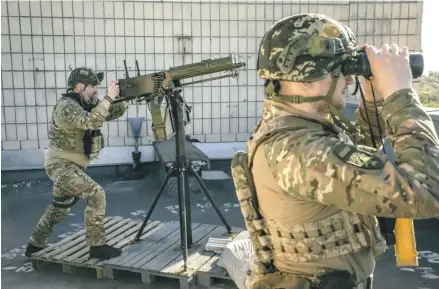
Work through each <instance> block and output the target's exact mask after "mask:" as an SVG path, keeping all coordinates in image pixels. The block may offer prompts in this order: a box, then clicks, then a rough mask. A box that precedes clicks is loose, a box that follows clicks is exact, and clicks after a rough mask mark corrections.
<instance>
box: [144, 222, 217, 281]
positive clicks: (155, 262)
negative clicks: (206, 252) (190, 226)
mask: <svg viewBox="0 0 439 289" xmlns="http://www.w3.org/2000/svg"><path fill="white" fill-rule="evenodd" d="M215 228H216V226H212V225H205V224H201V225H200V226H199V227H197V228H196V229H195V230H193V232H192V240H193V243H194V246H193V248H191V249H189V250H188V255H189V254H191V253H192V252H194V251H198V250H199V246H197V245H195V244H196V243H198V242H199V241H200V240H201V239H203V238H204V237H205V236H208V234H209V233H210V232H212V231H213V230H214V229H215ZM178 241H180V240H178ZM177 244H178V245H179V244H180V242H178V243H177V242H175V243H173V244H169V245H170V246H172V245H177ZM180 256H181V257H183V252H182V251H181V250H174V249H173V248H172V247H168V248H167V250H162V251H161V252H159V253H157V256H156V257H155V258H154V259H152V260H150V261H147V262H145V263H143V262H139V263H138V264H136V267H137V268H139V269H142V270H149V271H156V272H160V271H161V270H162V269H163V268H164V267H165V266H169V265H170V264H171V263H172V262H173V261H174V260H175V259H176V258H178V257H180ZM169 260H172V261H171V262H170V261H169ZM159 275H162V274H159ZM164 275H168V274H164Z"/></svg>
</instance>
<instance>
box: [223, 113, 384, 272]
mask: <svg viewBox="0 0 439 289" xmlns="http://www.w3.org/2000/svg"><path fill="white" fill-rule="evenodd" d="M309 128H316V129H319V130H322V129H323V130H324V131H327V132H328V133H333V134H334V135H336V136H337V137H338V138H339V139H341V140H343V141H346V142H351V141H350V140H349V137H348V136H347V135H345V134H344V133H343V132H342V131H341V130H340V131H338V130H337V129H336V128H333V127H331V126H326V125H324V124H322V123H320V122H317V121H314V120H310V119H306V118H303V117H297V116H291V115H288V116H282V117H279V118H276V119H273V120H270V121H268V122H265V123H263V124H261V123H259V124H258V127H257V128H256V129H255V131H254V134H253V136H252V137H251V138H250V140H249V141H248V153H246V152H244V151H238V152H237V153H236V154H235V155H234V157H233V159H232V163H231V169H232V176H233V181H234V184H235V188H236V193H237V197H238V200H239V203H240V207H241V212H242V214H243V217H244V220H245V224H246V228H247V230H248V232H249V234H250V239H251V242H252V245H253V248H254V254H255V259H256V262H255V266H254V270H255V271H256V272H257V274H261V275H264V274H270V273H274V272H276V271H278V270H277V268H276V267H275V266H274V265H273V261H274V259H276V260H282V261H290V262H310V261H316V260H321V259H328V258H333V257H337V256H342V255H346V254H351V253H354V252H358V251H359V250H361V249H362V248H372V249H373V252H374V254H375V256H376V258H377V257H378V256H380V255H381V254H382V253H383V252H384V250H385V247H386V244H385V241H384V239H383V237H382V235H381V232H380V228H379V224H378V221H377V219H376V218H375V217H372V216H365V215H361V214H357V213H351V212H347V211H341V210H340V211H339V212H337V213H335V214H334V215H331V216H329V217H327V218H324V219H320V220H317V221H311V222H309V223H305V224H300V225H296V226H291V225H289V226H288V225H284V224H277V223H276V222H274V221H272V220H269V219H265V218H264V217H263V216H262V215H261V213H260V212H259V208H258V207H259V205H258V199H257V195H256V189H255V184H254V180H253V176H252V172H251V170H252V164H253V158H254V155H255V152H256V150H257V148H258V147H259V145H261V144H262V143H264V142H265V141H267V140H269V139H270V138H271V137H273V136H274V135H276V134H279V133H283V132H287V131H294V130H300V129H309Z"/></svg>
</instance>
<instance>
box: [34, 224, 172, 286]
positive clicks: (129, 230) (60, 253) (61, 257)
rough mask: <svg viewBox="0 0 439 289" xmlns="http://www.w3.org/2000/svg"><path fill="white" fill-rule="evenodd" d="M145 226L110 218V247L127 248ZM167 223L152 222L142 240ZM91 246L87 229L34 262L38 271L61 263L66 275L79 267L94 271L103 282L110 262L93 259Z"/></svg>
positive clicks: (35, 255)
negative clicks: (106, 267) (87, 242)
mask: <svg viewBox="0 0 439 289" xmlns="http://www.w3.org/2000/svg"><path fill="white" fill-rule="evenodd" d="M141 225H142V220H133V219H130V218H127V219H124V218H122V217H119V216H117V217H107V218H105V220H104V227H105V233H106V236H105V239H106V242H107V244H109V245H112V246H115V247H117V248H122V249H124V248H125V247H126V246H127V245H128V244H129V242H130V241H131V240H133V239H134V237H135V235H136V234H137V231H138V230H139V228H140V226H141ZM163 226H164V223H161V222H158V221H153V222H149V223H148V224H147V226H146V227H145V229H144V231H143V235H142V238H145V237H146V236H147V235H148V234H151V233H152V232H153V231H154V230H157V229H158V228H160V227H163ZM89 251H90V247H88V246H87V245H86V244H85V229H83V230H81V231H78V232H76V233H74V234H73V235H71V236H68V237H66V238H64V239H62V240H61V241H59V242H58V243H55V244H52V245H50V246H48V247H47V248H45V249H43V250H41V251H39V252H37V253H35V254H33V255H32V257H31V258H30V259H31V262H32V265H33V266H34V268H37V269H38V268H41V267H42V266H44V265H45V264H49V263H52V264H60V265H61V266H62V271H63V272H64V273H68V274H72V273H73V272H74V271H75V269H76V268H78V267H80V268H90V269H93V270H95V271H96V277H97V278H99V279H103V278H104V277H105V276H104V267H103V266H104V264H105V262H107V261H101V262H100V261H99V260H98V259H90V256H89Z"/></svg>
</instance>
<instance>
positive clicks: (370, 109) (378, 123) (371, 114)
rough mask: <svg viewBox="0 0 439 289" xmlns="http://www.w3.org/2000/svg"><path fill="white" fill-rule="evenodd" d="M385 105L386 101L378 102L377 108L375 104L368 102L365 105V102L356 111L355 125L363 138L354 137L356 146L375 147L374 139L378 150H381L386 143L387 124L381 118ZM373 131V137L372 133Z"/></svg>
mask: <svg viewBox="0 0 439 289" xmlns="http://www.w3.org/2000/svg"><path fill="white" fill-rule="evenodd" d="M383 104H384V101H381V102H377V104H376V108H375V104H374V103H373V102H366V104H364V102H363V101H361V102H360V106H359V107H358V108H357V110H356V111H355V119H356V121H355V125H356V126H357V127H358V128H359V133H360V134H361V137H360V136H353V137H352V140H353V141H354V143H355V144H357V145H365V146H370V147H373V143H372V138H373V139H374V140H375V144H376V146H377V149H378V150H379V149H381V147H382V143H384V140H385V138H386V136H387V132H386V123H385V122H384V119H383V117H382V116H381V111H382V108H383ZM376 109H377V110H378V111H377V110H376ZM369 124H370V127H369ZM371 129H372V135H371V133H370V131H371ZM380 136H381V138H380ZM356 140H358V141H356Z"/></svg>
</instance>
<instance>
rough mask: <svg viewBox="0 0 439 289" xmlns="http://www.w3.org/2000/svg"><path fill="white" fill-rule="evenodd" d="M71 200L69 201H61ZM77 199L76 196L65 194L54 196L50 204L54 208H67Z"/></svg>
mask: <svg viewBox="0 0 439 289" xmlns="http://www.w3.org/2000/svg"><path fill="white" fill-rule="evenodd" d="M68 200H72V201H71V202H70V203H61V202H66V201H68ZM78 201H79V198H78V197H72V196H65V197H54V198H53V201H52V205H53V206H54V207H56V208H62V209H68V208H71V207H73V206H74V205H75V204H76V203H77V202H78Z"/></svg>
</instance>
